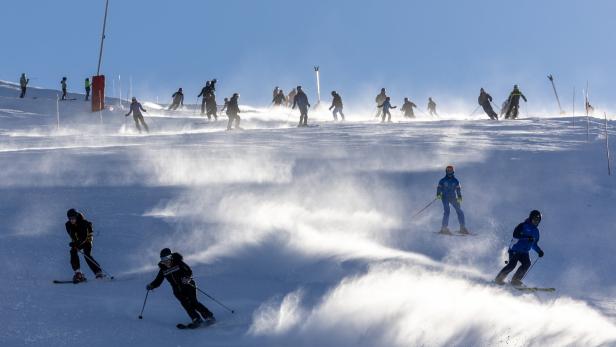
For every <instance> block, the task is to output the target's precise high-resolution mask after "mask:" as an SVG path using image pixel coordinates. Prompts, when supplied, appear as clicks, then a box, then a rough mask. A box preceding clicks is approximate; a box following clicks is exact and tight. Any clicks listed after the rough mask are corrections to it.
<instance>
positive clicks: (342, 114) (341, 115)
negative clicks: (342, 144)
mask: <svg viewBox="0 0 616 347" xmlns="http://www.w3.org/2000/svg"><path fill="white" fill-rule="evenodd" d="M340 117H342V120H344V113H342V107H341V108H340Z"/></svg>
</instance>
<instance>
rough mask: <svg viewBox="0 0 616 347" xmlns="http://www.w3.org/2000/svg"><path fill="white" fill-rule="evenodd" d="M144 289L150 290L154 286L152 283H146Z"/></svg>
mask: <svg viewBox="0 0 616 347" xmlns="http://www.w3.org/2000/svg"><path fill="white" fill-rule="evenodd" d="M145 289H146V290H152V289H154V287H152V285H151V284H149V283H148V285H146V286H145Z"/></svg>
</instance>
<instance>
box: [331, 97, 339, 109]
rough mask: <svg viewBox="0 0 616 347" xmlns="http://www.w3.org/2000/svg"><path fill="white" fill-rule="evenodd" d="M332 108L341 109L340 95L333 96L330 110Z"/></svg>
mask: <svg viewBox="0 0 616 347" xmlns="http://www.w3.org/2000/svg"><path fill="white" fill-rule="evenodd" d="M334 107H337V108H342V98H341V97H340V94H336V95H334V98H333V99H332V105H331V107H330V109H331V108H334Z"/></svg>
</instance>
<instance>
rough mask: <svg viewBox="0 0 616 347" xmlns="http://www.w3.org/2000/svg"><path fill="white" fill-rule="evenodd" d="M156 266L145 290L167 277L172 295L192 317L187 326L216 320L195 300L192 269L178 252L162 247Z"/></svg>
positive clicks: (160, 282) (195, 292)
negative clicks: (152, 277)
mask: <svg viewBox="0 0 616 347" xmlns="http://www.w3.org/2000/svg"><path fill="white" fill-rule="evenodd" d="M158 268H159V270H158V275H156V278H155V279H154V280H153V281H152V282H151V283H149V284H148V285H147V286H146V287H145V288H146V289H147V290H153V289H155V288H158V287H159V286H160V285H161V284H162V283H163V280H164V279H167V282H169V284H170V285H171V289H172V290H173V295H174V296H175V297H176V298H177V299H178V300H179V301H180V304H182V307H183V308H184V310H186V313H188V315H189V316H190V318H191V319H192V323H190V324H188V327H189V328H196V327H198V326H200V325H201V324H202V323H203V322H204V321H205V323H206V324H207V325H211V324H213V323H215V322H216V318H214V314H213V313H212V312H211V311H210V310H208V308H207V307H205V306H204V305H203V304H202V303H200V302H199V301H198V300H197V287H196V285H195V281H194V280H193V278H192V270H191V269H190V267H189V266H188V265H186V263H184V261H183V257H182V255H181V254H180V253H171V250H170V249H169V248H163V249H162V250H161V251H160V262H159V263H158ZM201 317H203V319H202V318H201Z"/></svg>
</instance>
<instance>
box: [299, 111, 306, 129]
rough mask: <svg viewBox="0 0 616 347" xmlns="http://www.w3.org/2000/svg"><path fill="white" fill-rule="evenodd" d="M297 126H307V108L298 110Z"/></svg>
mask: <svg viewBox="0 0 616 347" xmlns="http://www.w3.org/2000/svg"><path fill="white" fill-rule="evenodd" d="M299 126H308V107H300V108H299Z"/></svg>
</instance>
